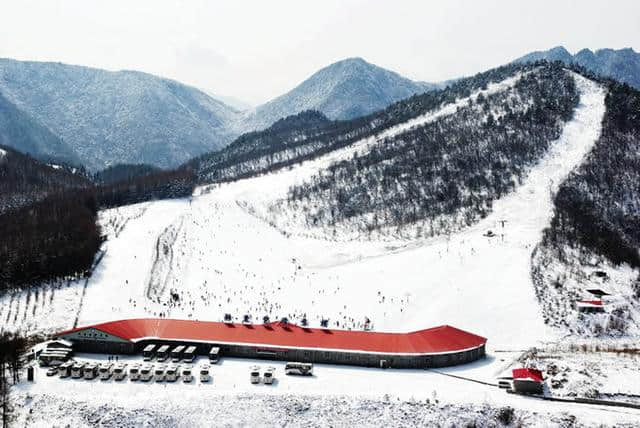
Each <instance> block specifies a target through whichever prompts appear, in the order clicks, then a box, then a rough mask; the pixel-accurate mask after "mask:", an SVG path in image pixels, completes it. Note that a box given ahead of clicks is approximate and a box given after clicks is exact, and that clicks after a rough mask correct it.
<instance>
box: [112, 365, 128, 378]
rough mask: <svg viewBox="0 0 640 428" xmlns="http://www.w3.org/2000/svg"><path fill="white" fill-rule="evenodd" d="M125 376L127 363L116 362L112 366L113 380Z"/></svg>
mask: <svg viewBox="0 0 640 428" xmlns="http://www.w3.org/2000/svg"><path fill="white" fill-rule="evenodd" d="M126 376H127V365H126V364H124V363H118V364H116V366H115V367H114V368H113V378H114V379H115V380H123V379H124V378H125V377H126Z"/></svg>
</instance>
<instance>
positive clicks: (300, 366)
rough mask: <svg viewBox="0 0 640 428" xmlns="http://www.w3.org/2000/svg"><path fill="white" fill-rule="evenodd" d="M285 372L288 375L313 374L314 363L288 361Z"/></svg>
mask: <svg viewBox="0 0 640 428" xmlns="http://www.w3.org/2000/svg"><path fill="white" fill-rule="evenodd" d="M284 372H285V374H288V375H302V376H311V375H313V364H311V363H287V365H286V366H285V367H284Z"/></svg>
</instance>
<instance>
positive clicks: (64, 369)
mask: <svg viewBox="0 0 640 428" xmlns="http://www.w3.org/2000/svg"><path fill="white" fill-rule="evenodd" d="M73 364H74V363H73V361H67V362H65V363H63V364H61V365H60V367H58V374H59V375H60V377H61V378H65V377H69V376H71V367H73Z"/></svg>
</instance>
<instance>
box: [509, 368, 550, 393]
mask: <svg viewBox="0 0 640 428" xmlns="http://www.w3.org/2000/svg"><path fill="white" fill-rule="evenodd" d="M512 374H513V390H514V391H516V392H525V393H529V394H542V389H543V384H544V378H543V377H542V372H541V371H540V370H538V369H513V371H512Z"/></svg>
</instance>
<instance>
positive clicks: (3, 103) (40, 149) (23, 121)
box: [0, 90, 80, 164]
mask: <svg viewBox="0 0 640 428" xmlns="http://www.w3.org/2000/svg"><path fill="white" fill-rule="evenodd" d="M0 145H5V146H9V147H12V148H13V149H15V150H18V151H20V152H22V153H28V154H30V155H31V156H34V157H36V158H38V159H40V160H43V161H52V162H67V163H73V164H79V162H80V161H79V159H78V157H77V156H76V155H75V153H74V152H73V150H72V149H71V148H70V147H69V146H68V145H67V144H65V143H64V142H63V141H62V139H60V137H58V136H57V135H54V134H53V133H52V132H51V131H50V130H49V129H48V128H47V127H46V126H44V125H43V124H42V123H40V122H38V121H37V120H35V119H34V118H33V117H31V116H30V115H29V114H28V113H26V112H24V111H22V110H20V109H19V108H18V107H17V106H16V105H15V104H13V103H12V102H11V101H9V100H8V99H7V98H6V97H5V96H4V95H3V94H2V91H1V90H0Z"/></svg>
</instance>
